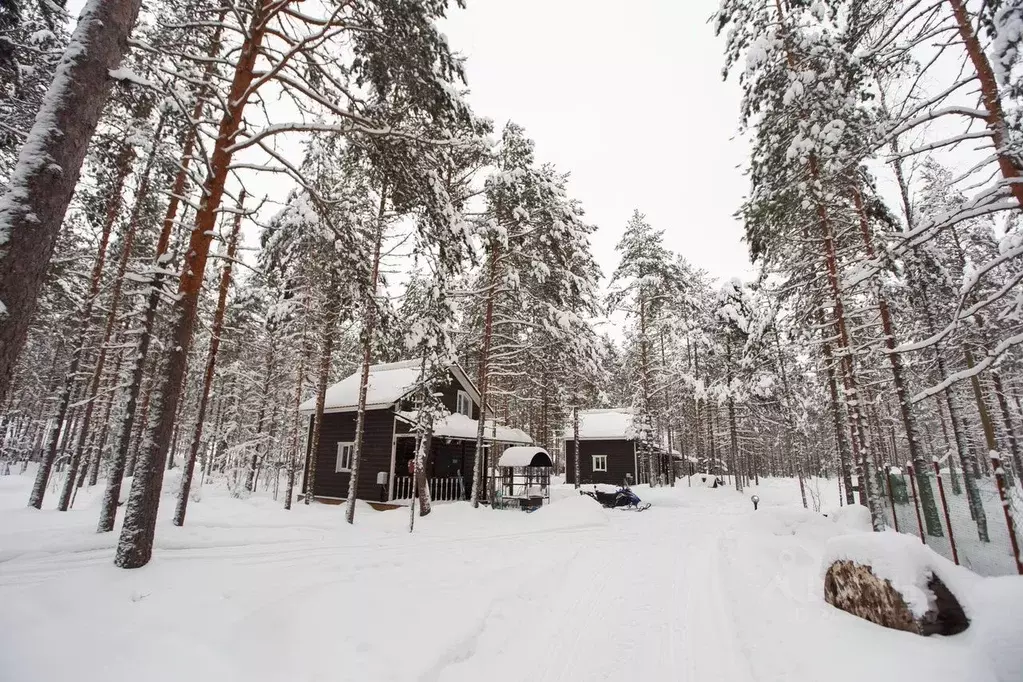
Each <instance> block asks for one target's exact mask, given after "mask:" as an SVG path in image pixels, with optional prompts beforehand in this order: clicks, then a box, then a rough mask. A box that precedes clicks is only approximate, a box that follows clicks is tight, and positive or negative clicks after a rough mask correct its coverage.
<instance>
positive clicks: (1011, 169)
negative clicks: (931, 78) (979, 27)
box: [948, 0, 1023, 208]
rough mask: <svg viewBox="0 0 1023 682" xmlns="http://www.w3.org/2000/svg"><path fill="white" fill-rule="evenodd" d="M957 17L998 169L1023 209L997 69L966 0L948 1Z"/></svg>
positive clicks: (1020, 178) (1021, 181)
mask: <svg viewBox="0 0 1023 682" xmlns="http://www.w3.org/2000/svg"><path fill="white" fill-rule="evenodd" d="M948 4H949V5H950V6H951V8H952V14H953V16H954V17H955V21H956V26H957V28H958V29H959V36H960V37H961V38H962V40H963V44H964V45H965V47H966V54H967V55H968V56H969V58H970V62H972V64H973V68H974V70H975V71H976V72H977V80H978V81H979V83H980V99H981V101H982V102H983V103H984V108H985V109H987V119H986V120H987V127H988V129H989V130H990V131H991V139H992V141H993V142H994V146H995V155H996V156H997V158H998V170H999V171H1000V172H1001V174H1002V177H1003V178H1004V179H1005V181H1006V184H1007V185H1008V189H1009V192H1010V193H1011V194H1012V196H1013V198H1015V199H1016V201H1017V202H1018V203H1019V205H1020V208H1023V176H1021V175H1020V170H1019V168H1018V167H1017V165H1016V161H1015V159H1013V157H1012V155H1011V152H1010V151H1009V146H1010V145H1009V144H1008V142H1009V140H1008V134H1007V132H1006V130H1007V129H1006V125H1005V113H1004V112H1003V110H1002V100H1001V96H1000V95H999V92H998V81H997V80H996V79H995V72H994V69H992V68H991V62H990V61H988V58H987V54H986V53H985V52H984V48H983V47H982V46H981V44H980V40H979V39H978V38H977V33H976V31H974V29H973V24H972V22H971V20H970V16H969V13H968V12H967V11H966V3H965V2H963V0H948Z"/></svg>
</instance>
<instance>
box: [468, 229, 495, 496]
mask: <svg viewBox="0 0 1023 682" xmlns="http://www.w3.org/2000/svg"><path fill="white" fill-rule="evenodd" d="M499 258H500V250H499V249H498V247H497V246H496V245H495V246H494V248H493V252H492V253H491V254H490V282H489V283H488V285H487V311H486V314H485V316H484V319H483V347H482V348H481V349H480V362H479V376H478V381H477V384H478V388H479V391H480V415H479V423H478V425H477V428H476V458H475V460H474V461H473V467H472V494H471V496H470V499H471V500H472V507H473V509H477V508H479V506H480V487H481V486H482V485H483V475H484V467H485V466H486V463H485V462H484V461H483V459H484V456H485V454H484V451H483V431H484V429H485V428H486V421H487V400H488V398H489V396H488V390H489V387H488V386H487V383H488V381H489V380H490V369H489V367H488V364H489V362H490V343H491V337H492V336H493V334H494V298H495V297H496V296H497V277H498V266H499V264H500V263H499Z"/></svg>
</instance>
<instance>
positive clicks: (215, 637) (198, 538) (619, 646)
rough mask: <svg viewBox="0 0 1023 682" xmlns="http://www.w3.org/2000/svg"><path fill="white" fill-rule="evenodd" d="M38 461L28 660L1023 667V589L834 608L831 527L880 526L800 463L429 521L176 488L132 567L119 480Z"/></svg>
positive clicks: (506, 668) (18, 481)
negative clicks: (107, 519) (124, 544)
mask: <svg viewBox="0 0 1023 682" xmlns="http://www.w3.org/2000/svg"><path fill="white" fill-rule="evenodd" d="M31 473H32V472H31V471H30V472H29V473H28V474H24V475H12V476H6V477H0V679H2V680H5V681H6V680H12V681H14V680H17V681H18V682H44V681H45V682H53V681H55V680H69V679H74V680H76V681H78V682H90V681H92V680H97V681H99V680H103V681H104V682H119V681H121V680H147V682H157V681H163V680H175V681H180V680H189V681H190V682H200V681H205V680H216V681H218V682H227V681H233V680H244V681H245V682H259V681H261V680H275V681H276V680H284V679H287V680H302V681H305V680H331V681H338V682H343V681H346V680H360V681H363V682H365V681H373V682H375V681H378V680H379V681H384V680H388V681H390V680H393V681H396V682H397V681H400V682H409V681H412V680H420V681H423V682H433V681H436V682H443V681H455V680H465V681H469V680H472V681H473V682H478V681H479V680H536V681H538V682H542V681H551V682H552V681H555V680H623V679H639V680H685V681H693V682H696V681H710V680H715V681H722V682H731V681H737V682H746V681H758V682H762V681H766V680H807V681H819V680H829V681H832V682H843V681H846V680H848V681H849V682H853V681H855V682H859V681H860V680H862V679H864V678H865V677H867V678H869V679H871V680H872V682H886V681H888V680H892V681H894V680H911V679H912V680H917V679H919V680H928V682H945V681H949V682H952V681H956V682H961V681H965V680H969V681H970V682H988V681H992V680H997V679H1002V680H1007V679H1011V678H1006V677H1005V676H1004V675H1003V676H1002V677H1001V678H999V677H998V676H997V674H996V672H995V669H996V668H998V669H1001V670H1002V671H1006V670H1008V671H1013V670H1014V671H1016V674H1018V673H1019V671H1020V670H1023V652H1021V650H1020V646H1019V644H1018V642H1019V641H1021V640H1020V639H1019V637H1020V636H1021V634H1023V625H1021V624H1020V620H1021V619H1023V604H1020V603H1015V604H1002V605H1001V607H1002V608H1006V609H1009V610H1010V612H1011V614H1010V615H1014V617H1015V620H1012V619H1010V620H1009V621H1005V620H1004V619H1002V620H1001V621H1000V626H999V627H1000V628H1001V629H1002V630H1003V631H1002V632H1000V633H999V634H1000V635H1002V636H1003V637H1007V638H1009V639H1008V640H1007V641H1008V642H1015V644H1013V645H1011V646H1009V647H1006V646H1001V647H993V645H992V642H991V636H990V635H988V634H985V633H984V632H983V630H982V629H978V628H972V627H971V629H970V630H967V631H966V632H965V633H963V634H961V635H958V636H956V637H952V638H942V637H931V638H922V637H918V636H915V635H911V634H906V633H902V632H896V631H892V630H886V629H883V628H880V627H878V626H875V625H872V624H870V623H867V622H865V621H861V620H858V619H856V618H854V617H852V616H849V615H847V614H845V613H842V612H839V611H837V610H835V609H832V608H831V607H830V606H828V605H827V604H826V603H825V602H824V601H823V597H822V580H821V568H820V559H821V556H822V554H823V552H824V545H825V543H826V542H827V540H828V539H829V538H830V537H833V536H835V535H839V534H844V533H850V532H861V531H864V530H866V528H864V526H863V520H862V516H861V515H860V514H857V513H855V511H856V510H854V513H849V511H848V510H846V511H844V512H841V513H831V514H829V516H828V517H827V518H825V517H823V516H822V515H820V514H815V513H813V512H810V511H805V510H803V509H802V506H801V503H800V499H799V489H798V486H797V484H796V482H795V481H791V480H764V481H761V484H760V486H759V487H754V488H752V489H749V490H747V491H746V493H744V494H739V493H737V492H736V491H734V490H732V489H730V488H725V489H716V490H712V489H708V488H705V487H697V486H696V485H695V482H694V486H693V487H691V488H690V487H687V486H686V481H685V480H684V479H683V480H682V481H681V482H680V485H679V487H676V488H674V489H671V488H661V489H655V490H651V489H649V488H646V487H644V486H638V487H637V488H636V489H635V490H636V492H637V493H638V494H639V496H640V497H642V498H643V499H644V501H649V502H652V503H653V507H652V508H651V509H650V510H648V511H646V512H644V513H642V514H636V513H629V512H622V511H607V510H604V509H602V508H600V507H598V506H597V505H596V504H595V503H594V502H593V501H592V500H590V499H589V498H583V497H579V496H578V495H576V494H575V492H574V491H573V490H572V489H571V488H568V487H562V488H559V489H558V490H556V491H555V495H554V498H555V499H554V502H553V503H552V504H551V505H550V506H548V507H545V508H543V509H541V510H539V511H537V512H534V513H532V514H523V513H520V512H515V511H494V510H490V509H481V510H478V511H474V510H472V509H471V508H470V507H469V506H468V505H467V504H464V503H456V504H447V505H438V506H437V507H435V510H434V513H433V514H432V515H430V516H429V517H426V518H423V519H418V518H417V520H416V531H415V533H414V534H412V535H409V534H408V532H407V523H408V514H407V511H401V510H399V511H388V512H376V511H373V510H371V509H370V508H369V507H368V506H367V507H364V508H361V509H359V511H358V515H357V517H356V525H355V526H354V527H348V526H347V525H346V524H345V523H344V519H343V508H342V507H336V506H327V505H319V504H315V505H311V506H305V505H302V504H298V505H296V508H295V509H294V510H293V511H291V512H285V511H284V510H283V509H281V507H280V504H279V503H277V502H273V501H272V500H270V499H267V498H265V497H258V496H256V497H252V498H250V499H247V500H240V499H234V498H232V497H230V496H229V495H228V493H227V492H226V491H225V490H222V489H219V488H217V487H215V486H210V487H206V488H204V491H203V498H202V500H201V501H200V502H197V503H193V504H191V505H190V506H189V512H188V519H187V521H186V525H185V526H184V527H183V528H175V527H173V526H172V525H171V523H170V514H171V512H172V509H173V497H172V495H170V494H168V495H166V496H165V497H164V499H163V503H162V508H161V515H162V518H161V522H160V524H159V527H158V531H157V550H156V552H155V555H154V559H153V561H152V562H151V563H150V564H149V565H148V566H146V567H145V568H142V569H137V570H133V571H126V570H121V569H117V568H115V567H114V566H113V564H112V554H113V551H112V550H113V546H114V543H115V542H116V539H117V534H116V533H108V534H105V535H97V534H96V533H94V532H93V529H94V527H95V524H96V520H97V507H96V505H97V504H98V498H99V491H97V492H95V493H90V492H83V493H81V494H80V495H79V498H78V501H77V502H76V506H75V508H74V509H73V510H72V511H70V512H67V513H60V512H57V511H55V510H53V509H52V508H50V507H49V506H47V507H45V508H44V510H43V511H41V512H40V511H36V510H33V509H28V508H26V507H25V503H26V500H27V498H28V490H29V487H30V485H31V481H32V477H31ZM754 492H755V493H756V494H758V495H759V496H760V498H761V502H760V509H759V511H756V512H754V510H753V506H752V504H751V503H750V501H749V495H750V494H752V493H754ZM50 497H51V499H52V498H55V497H56V495H52V496H50ZM825 511H827V510H825ZM989 580H997V581H1017V582H1018V581H1021V580H1023V579H1018V578H999V579H989ZM985 582H986V581H985ZM1012 585H1013V591H1015V593H1016V594H1023V592H1021V591H1020V590H1018V589H1016V587H1017V583H1013V584H1012ZM1006 622H1009V623H1010V625H1011V628H1010V629H1009V631H1008V632H1005V631H1004V630H1005V629H1006V628H1005V623H1006ZM1013 638H1014V639H1013ZM993 648H994V649H1000V652H1001V653H1000V654H999V655H1000V656H1001V659H1000V660H998V661H993V660H992V658H991V654H990V651H991V650H992V649H993ZM1007 650H1008V651H1010V652H1013V653H1014V655H1016V656H1018V658H1017V659H1016V660H1005V655H1006V654H1005V652H1006V651H1007ZM1010 674H1011V672H1010Z"/></svg>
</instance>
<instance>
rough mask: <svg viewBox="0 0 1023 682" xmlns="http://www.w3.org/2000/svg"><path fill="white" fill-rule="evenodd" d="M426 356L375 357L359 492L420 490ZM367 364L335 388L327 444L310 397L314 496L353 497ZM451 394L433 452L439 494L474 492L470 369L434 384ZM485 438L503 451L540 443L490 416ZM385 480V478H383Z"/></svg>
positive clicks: (385, 498)
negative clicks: (316, 436)
mask: <svg viewBox="0 0 1023 682" xmlns="http://www.w3.org/2000/svg"><path fill="white" fill-rule="evenodd" d="M420 366H421V363H420V361H419V360H411V361H407V362H396V363H389V364H381V365H374V366H372V367H371V368H370V374H369V386H368V389H367V395H366V420H365V430H364V433H363V441H362V458H361V462H360V465H359V466H360V472H359V489H358V491H357V495H356V496H357V497H358V499H360V500H366V501H369V502H400V501H402V500H407V499H409V498H410V497H411V495H412V478H411V476H410V475H409V462H410V461H411V460H412V457H413V454H414V452H415V443H416V436H415V432H414V431H415V413H414V407H413V405H412V394H413V393H414V392H415V390H416V389H417V387H418V384H419V372H420ZM359 380H360V375H359V372H356V373H354V374H352V375H351V376H349V377H346V378H345V379H344V380H343V381H340V382H338V383H336V384H334V385H333V386H331V387H330V388H328V389H327V394H326V399H325V402H324V415H323V426H322V428H321V430H320V443H319V448H318V449H317V452H316V453H315V455H313V453H311V452H310V449H311V447H312V428H313V417H314V414H315V410H316V399H315V397H314V398H310V399H309V400H307V401H305V402H304V403H302V405H301V406H300V410H301V411H302V412H303V413H304V414H307V415H309V430H308V434H309V437H308V438H307V442H306V474H307V475H306V476H305V477H304V478H303V484H302V492H303V494H308V493H309V491H308V489H307V483H306V482H307V481H308V480H309V476H308V467H309V466H310V464H311V465H312V466H315V467H316V475H315V477H314V482H313V485H314V490H313V491H312V494H313V497H314V499H318V500H322V501H326V502H330V501H340V500H343V499H345V498H347V497H348V486H349V482H350V479H351V457H352V453H353V443H354V441H355V424H356V416H357V410H358V395H359ZM434 388H435V390H436V391H437V392H440V393H442V394H443V397H442V398H441V400H442V402H443V404H444V406H445V407H446V408H447V409H448V411H449V412H450V413H451V414H450V415H449V416H448V417H447V418H446V419H444V420H441V421H440V422H438V423H436V424H435V425H434V432H433V438H432V439H431V448H430V452H429V453H428V454H427V458H426V463H425V467H426V471H425V473H426V477H427V480H428V481H429V484H430V490H431V494H432V497H433V499H436V500H459V499H467V498H468V496H469V492H470V486H471V483H472V469H473V462H474V458H475V452H476V432H477V428H478V424H479V421H478V420H479V417H480V410H479V403H480V395H479V391H478V390H477V389H476V386H475V385H474V384H473V383H472V381H471V380H470V379H469V378H468V376H466V374H465V371H464V370H462V368H461V367H459V366H457V365H453V366H452V367H451V368H450V369H449V371H448V377H447V381H446V382H443V383H441V384H440V385H437V386H435V387H434ZM485 426H486V430H485V440H486V442H487V444H488V449H489V451H496V452H498V453H499V452H501V451H502V450H503V449H504V448H505V447H507V446H509V445H524V444H529V443H532V439H531V438H530V437H529V435H528V434H526V433H524V432H523V431H520V430H518V429H510V428H507V427H504V426H500V425H495V424H494V423H493V420H492V419H487V423H486V425H485ZM378 480H384V481H385V482H384V483H383V484H381V483H378Z"/></svg>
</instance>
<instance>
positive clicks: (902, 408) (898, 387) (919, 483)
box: [852, 187, 944, 537]
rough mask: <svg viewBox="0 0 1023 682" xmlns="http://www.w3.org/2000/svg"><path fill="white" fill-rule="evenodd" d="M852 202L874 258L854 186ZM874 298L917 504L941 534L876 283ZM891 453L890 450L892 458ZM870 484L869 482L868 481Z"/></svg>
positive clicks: (887, 312) (901, 370)
mask: <svg viewBox="0 0 1023 682" xmlns="http://www.w3.org/2000/svg"><path fill="white" fill-rule="evenodd" d="M852 195H853V203H854V205H855V206H856V213H857V215H858V216H859V225H860V236H861V238H862V239H863V245H864V247H865V249H866V252H867V257H868V258H870V259H871V260H874V259H875V258H877V253H876V251H875V249H874V243H873V236H872V235H871V233H870V224H869V223H868V221H867V213H866V210H865V208H864V206H863V196H862V194H861V193H860V191H859V189H858V188H855V187H854V188H853V190H852ZM875 297H876V298H877V308H878V311H879V312H880V314H881V329H882V331H883V332H884V347H885V351H886V353H885V354H886V355H887V356H888V363H889V365H890V367H891V371H892V381H893V383H894V384H895V397H896V400H897V401H898V403H899V413H900V415H901V417H902V427H903V429H904V430H905V432H906V442H907V443H908V444H909V458H910V460H911V461H912V462H913V474H914V475H915V476H916V487H917V495H918V496H919V498H920V505H921V506H922V507H923V516H924V523H925V524H926V526H927V534H928V535H930V536H931V537H942V536H943V535H944V532H943V531H942V529H941V517H940V516H939V514H938V503H937V501H936V500H935V498H934V490H933V489H932V488H931V479H930V477H929V476H928V475H927V461H926V460H925V459H924V453H923V449H922V446H921V444H920V433H919V428H918V425H917V421H916V413H915V411H914V409H913V405H912V403H910V395H909V391H908V390H907V388H906V384H907V381H906V377H905V371H904V368H903V366H902V357H901V356H900V355H899V354H898V353H896V352H895V348H896V346H897V345H898V344H897V342H896V340H895V327H894V324H893V323H892V316H891V311H890V310H889V308H888V301H887V299H886V298H885V296H884V293H883V292H882V291H881V286H880V284H878V285H877V286H876V291H875ZM894 454H895V453H894V452H893V453H892V455H893V457H894ZM871 482H872V483H873V481H871Z"/></svg>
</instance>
